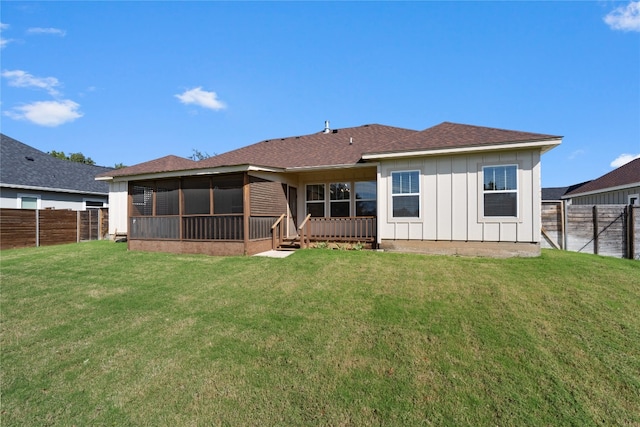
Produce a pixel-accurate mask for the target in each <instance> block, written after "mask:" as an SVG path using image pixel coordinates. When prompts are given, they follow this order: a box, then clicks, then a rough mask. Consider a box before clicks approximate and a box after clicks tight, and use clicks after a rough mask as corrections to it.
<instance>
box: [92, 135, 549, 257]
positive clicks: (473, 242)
mask: <svg viewBox="0 0 640 427" xmlns="http://www.w3.org/2000/svg"><path fill="white" fill-rule="evenodd" d="M560 142H561V137H559V136H553V135H544V134H537V133H530V132H520V131H511V130H502V129H494V128H487V127H479V126H471V125H463V124H456V123H449V122H444V123H441V124H439V125H437V126H434V127H431V128H428V129H425V130H423V131H415V130H411V129H402V128H397V127H391V126H384V125H378V124H371V125H363V126H359V127H353V128H342V129H331V128H330V127H329V125H328V123H327V124H326V125H325V128H324V129H323V130H322V131H320V132H317V133H313V134H309V135H302V136H293V137H287V138H276V139H270V140H264V141H261V142H258V143H256V144H253V145H249V146H247V147H244V148H240V149H238V150H234V151H230V152H228V153H224V154H221V155H218V156H215V157H211V158H209V159H205V160H201V161H199V162H195V161H191V160H188V159H183V158H180V157H175V156H168V157H164V158H161V159H157V160H153V161H150V162H146V163H142V164H139V165H135V166H131V167H129V168H124V169H120V170H115V171H110V172H107V173H104V174H102V175H99V176H98V178H97V179H98V180H104V181H107V182H109V185H110V194H109V203H110V207H111V220H110V227H111V229H110V232H111V233H112V234H114V233H115V232H116V231H117V232H118V233H121V232H125V231H126V233H127V235H128V242H129V247H130V249H140V250H160V251H170V252H190V253H207V254H212V255H238V254H255V253H258V252H262V251H264V250H267V249H271V248H272V246H274V245H278V244H280V243H281V242H282V241H283V240H286V239H295V238H299V237H303V238H304V241H305V242H306V241H307V240H315V241H352V242H362V243H367V244H370V245H372V246H373V247H380V248H383V249H385V250H399V251H415V252H421V253H451V254H470V255H471V254H475V255H490V256H513V255H523V256H533V255H537V254H539V251H540V157H541V154H542V153H544V152H546V151H547V150H549V149H551V148H553V147H555V146H557V145H558V144H560Z"/></svg>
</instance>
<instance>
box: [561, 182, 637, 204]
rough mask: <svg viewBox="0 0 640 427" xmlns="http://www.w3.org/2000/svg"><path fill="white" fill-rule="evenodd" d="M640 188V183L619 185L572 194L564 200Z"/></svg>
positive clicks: (563, 198) (563, 197)
mask: <svg viewBox="0 0 640 427" xmlns="http://www.w3.org/2000/svg"><path fill="white" fill-rule="evenodd" d="M633 187H640V182H632V183H630V184H624V185H618V186H616V187H607V188H601V189H599V190H591V191H585V192H582V193H571V194H567V195H564V196H562V200H568V199H571V198H573V197H584V196H591V195H593V194H600V193H608V192H609V191H618V190H626V189H627V188H633Z"/></svg>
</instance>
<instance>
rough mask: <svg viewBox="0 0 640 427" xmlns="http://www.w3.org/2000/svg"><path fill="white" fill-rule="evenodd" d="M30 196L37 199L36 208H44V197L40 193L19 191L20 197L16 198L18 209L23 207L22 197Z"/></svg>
mask: <svg viewBox="0 0 640 427" xmlns="http://www.w3.org/2000/svg"><path fill="white" fill-rule="evenodd" d="M23 197H28V198H31V199H36V209H42V198H41V196H40V195H39V194H28V193H18V198H17V200H16V207H17V208H18V209H22V198H23Z"/></svg>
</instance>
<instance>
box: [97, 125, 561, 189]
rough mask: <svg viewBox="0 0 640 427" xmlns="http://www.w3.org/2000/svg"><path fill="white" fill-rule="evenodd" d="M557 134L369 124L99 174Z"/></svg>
mask: <svg viewBox="0 0 640 427" xmlns="http://www.w3.org/2000/svg"><path fill="white" fill-rule="evenodd" d="M557 138H560V137H557V136H552V135H543V134H538V133H529V132H518V131H511V130H504V129H494V128H487V127H481V126H471V125H463V124H456V123H449V122H444V123H441V124H439V125H437V126H434V127H431V128H428V129H425V130H423V131H421V132H417V131H415V130H411V129H403V128H398V127H393V126H384V125H379V124H371V125H364V126H358V127H351V128H343V129H334V130H331V131H330V132H328V133H325V132H318V133H313V134H310V135H303V136H293V137H288V138H275V139H269V140H265V141H261V142H258V143H256V144H252V145H249V146H246V147H243V148H239V149H237V150H233V151H229V152H227V153H223V154H220V155H217V156H214V157H210V158H208V159H204V160H201V161H199V162H195V161H192V160H188V159H185V158H182V157H176V156H167V157H163V158H161V159H157V160H152V161H150V162H146V163H141V164H139V165H135V166H131V167H128V168H124V169H119V170H116V171H113V172H111V173H108V174H102V175H100V176H101V177H109V176H112V177H116V176H128V175H140V174H147V173H159V172H169V171H178V170H193V169H208V168H217V167H223V166H239V165H253V166H264V167H271V168H282V169H290V168H312V167H322V166H338V165H353V164H356V163H358V162H360V161H361V160H362V159H363V155H364V154H367V153H385V152H410V151H415V150H429V149H437V148H460V147H470V146H479V145H490V144H502V143H504V144H506V143H513V142H525V141H539V140H546V139H557Z"/></svg>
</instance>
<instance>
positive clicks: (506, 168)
mask: <svg viewBox="0 0 640 427" xmlns="http://www.w3.org/2000/svg"><path fill="white" fill-rule="evenodd" d="M482 175H483V184H484V185H483V193H484V194H483V196H484V216H485V217H514V218H515V217H517V216H518V166H517V165H503V166H484V167H483V168H482Z"/></svg>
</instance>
